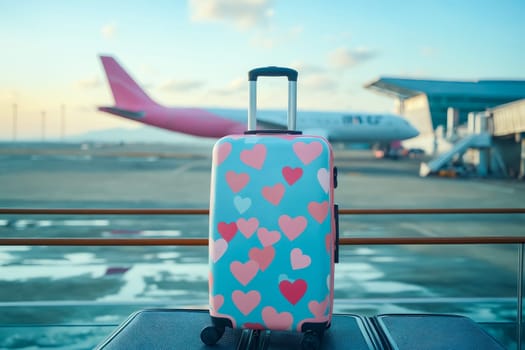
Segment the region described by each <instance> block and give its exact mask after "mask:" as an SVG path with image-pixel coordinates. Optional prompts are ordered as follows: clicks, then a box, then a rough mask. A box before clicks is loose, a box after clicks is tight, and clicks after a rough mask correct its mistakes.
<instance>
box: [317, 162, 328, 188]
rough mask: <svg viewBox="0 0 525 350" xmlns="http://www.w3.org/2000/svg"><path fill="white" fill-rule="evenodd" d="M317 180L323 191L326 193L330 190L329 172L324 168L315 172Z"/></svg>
mask: <svg viewBox="0 0 525 350" xmlns="http://www.w3.org/2000/svg"><path fill="white" fill-rule="evenodd" d="M317 180H318V181H319V184H320V185H321V187H322V189H323V191H324V192H325V193H328V190H329V189H330V172H329V171H328V170H326V169H325V168H321V169H319V170H318V171H317Z"/></svg>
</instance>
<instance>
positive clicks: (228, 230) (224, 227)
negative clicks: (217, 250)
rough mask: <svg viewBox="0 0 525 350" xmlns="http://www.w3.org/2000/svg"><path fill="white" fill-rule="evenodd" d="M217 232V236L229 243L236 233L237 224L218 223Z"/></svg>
mask: <svg viewBox="0 0 525 350" xmlns="http://www.w3.org/2000/svg"><path fill="white" fill-rule="evenodd" d="M217 231H219V234H220V235H221V236H222V238H224V239H225V240H226V242H229V241H231V240H232V239H233V237H235V234H236V233H237V224H236V223H235V222H230V223H226V222H219V223H218V224H217Z"/></svg>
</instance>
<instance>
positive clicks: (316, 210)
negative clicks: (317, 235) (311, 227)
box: [308, 201, 328, 224]
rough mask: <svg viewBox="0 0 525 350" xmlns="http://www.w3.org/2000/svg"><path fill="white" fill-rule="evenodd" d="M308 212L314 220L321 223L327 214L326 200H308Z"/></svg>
mask: <svg viewBox="0 0 525 350" xmlns="http://www.w3.org/2000/svg"><path fill="white" fill-rule="evenodd" d="M308 212H309V213H310V215H312V217H313V218H314V219H315V221H317V222H318V223H320V224H322V223H323V221H324V220H325V219H326V216H327V215H328V202H327V201H324V202H321V203H317V202H310V203H309V204H308Z"/></svg>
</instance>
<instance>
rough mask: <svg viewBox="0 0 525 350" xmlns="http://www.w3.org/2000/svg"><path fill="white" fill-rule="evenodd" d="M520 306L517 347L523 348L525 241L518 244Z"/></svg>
mask: <svg viewBox="0 0 525 350" xmlns="http://www.w3.org/2000/svg"><path fill="white" fill-rule="evenodd" d="M518 247H519V249H518V293H517V294H518V307H517V322H516V323H517V338H518V339H517V343H518V346H517V349H518V350H522V345H523V288H524V287H523V282H524V281H523V278H524V276H523V268H524V264H525V262H524V255H525V243H520V245H519V246H518Z"/></svg>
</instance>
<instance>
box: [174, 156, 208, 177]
mask: <svg viewBox="0 0 525 350" xmlns="http://www.w3.org/2000/svg"><path fill="white" fill-rule="evenodd" d="M199 161H201V162H202V160H193V161H189V162H187V163H186V164H184V165H181V166H180V167H178V168H177V169H175V170H173V174H175V175H177V174H181V173H184V172H187V171H188V170H190V169H191V168H193V167H195V166H197V165H198V164H196V163H199Z"/></svg>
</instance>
